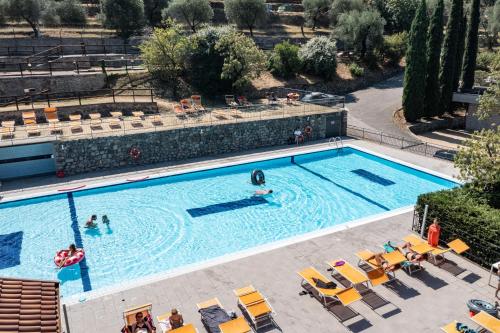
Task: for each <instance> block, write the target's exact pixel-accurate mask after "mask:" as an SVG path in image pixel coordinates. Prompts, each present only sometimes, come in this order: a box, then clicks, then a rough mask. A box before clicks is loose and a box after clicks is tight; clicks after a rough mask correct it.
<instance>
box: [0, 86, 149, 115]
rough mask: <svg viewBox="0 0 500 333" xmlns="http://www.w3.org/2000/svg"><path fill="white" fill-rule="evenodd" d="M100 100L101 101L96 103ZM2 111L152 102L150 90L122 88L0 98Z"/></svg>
mask: <svg viewBox="0 0 500 333" xmlns="http://www.w3.org/2000/svg"><path fill="white" fill-rule="evenodd" d="M98 99H101V100H102V101H100V102H99V101H97V100H98ZM2 100H3V101H4V102H3V103H2V104H0V112H2V111H14V110H15V111H26V110H34V109H43V108H45V107H51V106H58V105H60V104H62V105H61V106H77V105H80V106H81V105H89V104H96V103H97V104H99V103H121V102H154V94H153V90H152V89H145V88H124V89H98V90H82V91H72V92H58V93H50V92H46V93H41V94H28V95H24V96H2Z"/></svg>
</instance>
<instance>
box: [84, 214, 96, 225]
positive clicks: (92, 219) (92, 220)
mask: <svg viewBox="0 0 500 333" xmlns="http://www.w3.org/2000/svg"><path fill="white" fill-rule="evenodd" d="M95 221H97V215H92V216H91V217H90V218H89V219H88V220H87V222H86V223H85V228H95V227H97V223H95Z"/></svg>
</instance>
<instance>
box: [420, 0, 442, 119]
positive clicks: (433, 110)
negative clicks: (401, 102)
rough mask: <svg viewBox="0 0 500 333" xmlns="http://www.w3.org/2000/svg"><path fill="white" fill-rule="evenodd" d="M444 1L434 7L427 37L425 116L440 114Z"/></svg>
mask: <svg viewBox="0 0 500 333" xmlns="http://www.w3.org/2000/svg"><path fill="white" fill-rule="evenodd" d="M443 15H444V1H443V0H439V1H438V3H437V5H436V6H435V7H434V11H433V13H432V17H431V22H430V26H429V31H428V37H427V48H426V50H427V67H426V80H425V99H424V116H426V117H434V116H437V115H438V114H439V100H440V96H441V94H440V93H439V59H440V57H441V44H442V42H443V21H444V16H443Z"/></svg>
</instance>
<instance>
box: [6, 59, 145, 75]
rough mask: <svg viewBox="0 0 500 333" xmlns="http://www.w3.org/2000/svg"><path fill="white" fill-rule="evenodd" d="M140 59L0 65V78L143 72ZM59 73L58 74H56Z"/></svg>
mask: <svg viewBox="0 0 500 333" xmlns="http://www.w3.org/2000/svg"><path fill="white" fill-rule="evenodd" d="M142 64H143V63H142V60H141V59H138V58H137V59H136V58H132V59H111V60H105V59H102V60H95V61H94V60H72V61H50V60H48V61H40V62H20V63H11V64H5V63H4V64H0V76H3V77H5V76H21V77H30V76H53V75H58V74H60V72H72V74H77V75H79V74H85V73H95V72H101V71H102V72H103V73H108V72H113V71H125V72H126V73H128V71H137V70H144V66H143V65H142ZM58 72H59V73H58Z"/></svg>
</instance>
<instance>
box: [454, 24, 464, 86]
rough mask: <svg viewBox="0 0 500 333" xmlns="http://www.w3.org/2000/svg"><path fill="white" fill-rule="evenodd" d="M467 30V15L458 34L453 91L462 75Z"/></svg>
mask: <svg viewBox="0 0 500 333" xmlns="http://www.w3.org/2000/svg"><path fill="white" fill-rule="evenodd" d="M466 31H467V17H466V16H465V15H463V16H462V20H461V22H460V33H459V35H458V43H457V59H456V61H455V71H454V73H453V91H457V90H458V84H459V82H460V77H461V76H462V64H463V60H464V52H465V33H466Z"/></svg>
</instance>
